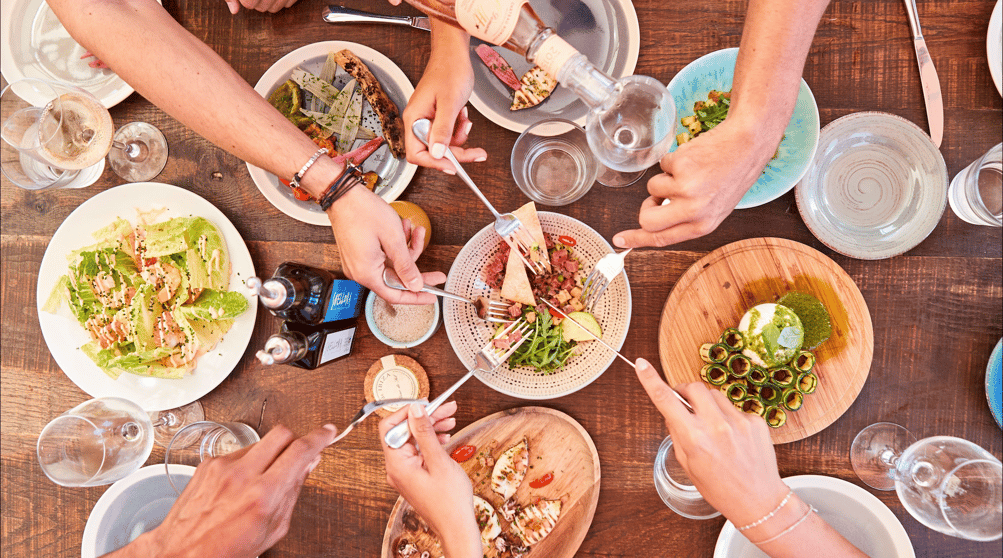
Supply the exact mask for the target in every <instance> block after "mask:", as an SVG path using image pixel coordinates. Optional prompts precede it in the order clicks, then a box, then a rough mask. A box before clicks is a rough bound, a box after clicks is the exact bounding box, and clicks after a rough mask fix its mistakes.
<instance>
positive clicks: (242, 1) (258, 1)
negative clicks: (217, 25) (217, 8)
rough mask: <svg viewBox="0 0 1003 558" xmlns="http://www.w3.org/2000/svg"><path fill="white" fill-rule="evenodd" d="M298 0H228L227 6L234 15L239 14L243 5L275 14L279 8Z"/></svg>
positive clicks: (250, 8)
mask: <svg viewBox="0 0 1003 558" xmlns="http://www.w3.org/2000/svg"><path fill="white" fill-rule="evenodd" d="M297 1H298V0H226V6H227V7H228V8H229V9H230V13H231V14H233V15H237V12H239V11H240V8H241V6H243V7H244V8H246V9H248V10H254V11H257V12H269V13H273V14H274V13H275V12H278V11H279V10H282V9H285V8H288V7H290V6H292V5H293V4H295V3H296V2H297Z"/></svg>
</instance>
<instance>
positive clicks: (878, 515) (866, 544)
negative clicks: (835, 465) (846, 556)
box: [714, 475, 916, 558]
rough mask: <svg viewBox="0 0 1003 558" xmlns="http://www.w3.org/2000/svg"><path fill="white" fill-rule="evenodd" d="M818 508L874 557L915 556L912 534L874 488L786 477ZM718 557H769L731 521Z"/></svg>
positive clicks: (829, 479)
mask: <svg viewBox="0 0 1003 558" xmlns="http://www.w3.org/2000/svg"><path fill="white" fill-rule="evenodd" d="M784 482H786V483H787V486H789V487H791V488H792V489H793V490H794V492H796V493H797V495H798V496H799V497H800V498H801V499H802V500H804V501H805V502H807V503H808V504H811V505H812V506H815V509H817V510H818V514H819V516H821V517H822V519H824V520H825V521H826V522H828V523H829V525H832V527H833V528H834V529H835V530H836V531H838V532H839V534H841V535H843V537H845V538H846V540H848V541H850V542H851V543H852V544H853V545H854V546H856V547H857V548H859V549H860V550H861V551H863V552H864V554H866V555H868V556H870V557H871V558H915V556H916V553H915V551H914V550H913V548H912V543H911V542H910V541H909V535H908V534H907V533H906V531H905V528H904V527H902V524H901V523H900V522H899V520H898V518H896V517H895V514H894V513H892V510H890V509H888V506H886V505H884V503H882V502H881V500H878V499H877V497H875V496H874V495H873V494H871V493H870V492H868V491H866V490H864V489H863V488H860V487H859V486H857V485H855V484H852V483H849V482H846V481H844V480H841V479H837V478H833V477H823V476H819V475H798V476H795V477H787V478H786V479H784ZM714 558H766V554H764V553H763V552H762V551H761V550H759V549H758V548H756V546H755V545H754V544H752V543H750V542H749V540H748V539H746V538H745V537H744V536H742V535H741V534H740V533H739V532H738V529H736V528H735V526H734V525H732V523H731V522H730V521H729V522H727V523H725V524H724V528H723V529H721V535H720V536H719V537H718V538H717V546H715V547H714Z"/></svg>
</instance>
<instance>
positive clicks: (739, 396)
mask: <svg viewBox="0 0 1003 558" xmlns="http://www.w3.org/2000/svg"><path fill="white" fill-rule="evenodd" d="M795 391H796V390H795ZM724 394H725V395H726V396H727V397H728V400H729V401H731V402H732V403H737V402H739V401H741V400H743V399H745V397H746V395H747V392H746V389H745V384H743V383H741V382H734V383H733V384H731V385H730V386H728V390H727V391H725V392H724Z"/></svg>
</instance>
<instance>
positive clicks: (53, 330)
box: [36, 182, 258, 412]
mask: <svg viewBox="0 0 1003 558" xmlns="http://www.w3.org/2000/svg"><path fill="white" fill-rule="evenodd" d="M161 209H162V210H163V212H162V213H161V214H160V215H159V220H166V219H171V218H174V217H204V218H205V219H207V220H209V221H210V222H212V224H214V225H215V226H216V228H218V229H219V231H220V233H221V234H222V236H223V240H224V241H225V242H226V248H227V251H228V252H229V256H230V270H231V271H230V286H229V290H231V291H237V292H240V293H242V294H243V295H244V296H245V297H247V299H248V300H247V310H245V311H244V312H243V313H242V314H241V315H239V316H237V317H236V318H235V319H234V321H233V326H232V327H231V328H230V330H229V331H228V332H227V333H226V335H225V336H224V337H223V339H222V340H221V341H220V342H219V343H218V344H217V345H216V346H215V347H214V348H213V349H212V350H210V351H208V352H206V354H204V355H202V356H201V357H199V359H198V361H197V366H196V367H195V369H194V370H192V371H191V372H189V373H187V374H185V376H184V377H183V378H180V379H167V378H153V377H146V376H137V375H134V374H129V373H123V374H122V375H120V376H119V377H118V378H117V379H112V377H111V376H109V375H108V374H106V373H105V372H104V371H102V370H101V368H99V367H98V365H97V364H95V363H94V362H93V361H92V360H91V359H90V358H89V357H88V356H87V355H86V354H84V352H83V351H82V350H81V348H80V347H81V346H83V345H84V344H85V343H87V342H89V341H90V340H91V337H90V334H89V333H88V332H87V330H85V329H84V327H83V326H81V325H80V323H79V322H78V321H77V320H76V318H75V317H74V316H73V314H72V312H71V311H70V309H69V307H68V305H67V304H66V303H63V304H61V306H60V307H59V309H58V310H57V311H56V313H49V312H45V311H43V310H42V307H43V305H45V303H46V301H47V300H48V298H49V295H50V294H51V293H52V291H53V288H54V287H55V285H56V284H57V282H58V281H59V278H60V277H61V276H63V275H65V274H66V273H67V271H68V260H67V256H68V255H69V254H70V253H71V252H73V251H74V250H77V249H80V248H83V247H85V246H90V245H92V244H94V243H95V240H94V238H93V236H92V233H93V232H94V231H96V230H98V229H100V228H102V227H104V226H106V225H109V224H111V223H112V221H114V220H115V219H116V218H117V217H121V218H123V219H126V220H128V221H130V222H132V223H133V224H135V222H136V212H137V210H139V211H144V212H147V211H155V210H161ZM253 275H254V264H253V263H252V261H251V254H250V252H248V250H247V245H246V244H244V240H243V239H242V238H241V237H240V233H238V232H237V229H236V228H234V226H233V224H232V223H231V222H230V220H229V219H227V218H226V216H225V215H224V214H223V213H222V212H221V211H220V210H219V209H217V208H216V207H215V206H213V205H212V204H211V203H209V202H208V201H206V200H205V199H203V198H202V197H200V196H198V195H197V194H194V193H192V192H189V191H188V190H185V189H183V188H179V187H177V186H171V185H168V184H160V183H156V182H141V183H136V184H124V185H122V186H118V187H115V188H111V189H109V190H106V191H104V192H101V193H100V194H97V195H96V196H94V197H92V198H90V199H89V200H87V201H86V202H84V203H82V204H80V206H79V207H77V208H76V209H75V210H74V211H73V213H70V215H69V216H68V217H67V218H66V220H65V221H63V223H62V224H61V225H60V226H59V228H58V229H56V233H55V234H54V235H53V236H52V240H51V241H49V245H48V247H46V249H45V255H44V256H43V257H42V264H41V266H40V267H39V270H38V286H37V289H36V300H37V308H38V322H39V325H40V326H41V329H42V336H43V337H44V339H45V344H46V345H47V346H48V348H49V351H50V352H51V353H52V357H53V358H54V359H55V361H56V364H57V365H58V366H59V368H60V369H61V370H62V371H63V373H65V374H66V376H67V377H69V378H70V380H72V381H73V383H75V384H76V385H77V386H78V387H79V388H80V389H82V390H83V391H85V392H87V394H88V395H90V396H91V397H122V398H125V399H128V400H130V401H133V402H134V403H136V404H138V405H139V406H140V407H142V408H143V409H144V410H146V411H148V412H153V411H162V410H165V409H171V408H174V407H180V406H182V405H186V404H188V403H191V402H192V401H195V400H197V399H199V398H200V397H202V396H203V395H205V394H207V393H209V392H210V391H212V390H213V389H214V388H215V387H216V386H217V385H219V384H220V382H222V381H223V380H224V379H225V378H226V377H227V376H228V375H229V374H230V372H231V371H233V369H234V368H236V366H237V363H238V362H240V359H241V357H242V356H243V354H244V351H245V350H246V349H247V345H248V343H249V342H250V340H251V333H252V330H253V329H254V320H255V317H256V315H257V311H258V306H257V301H256V300H254V299H252V298H250V297H249V296H248V295H247V293H245V292H244V289H242V288H241V285H242V284H243V282H244V281H245V280H246V279H247V278H249V277H252V276H253Z"/></svg>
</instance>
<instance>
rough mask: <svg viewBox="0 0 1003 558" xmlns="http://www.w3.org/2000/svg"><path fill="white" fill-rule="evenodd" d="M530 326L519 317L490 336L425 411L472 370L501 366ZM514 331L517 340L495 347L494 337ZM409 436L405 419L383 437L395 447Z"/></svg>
mask: <svg viewBox="0 0 1003 558" xmlns="http://www.w3.org/2000/svg"><path fill="white" fill-rule="evenodd" d="M531 327H532V326H530V325H529V324H528V323H526V322H525V321H524V320H522V319H520V320H518V321H516V322H512V324H511V325H509V326H508V327H507V328H505V329H503V330H502V332H501V333H499V334H497V335H494V336H492V337H491V339H490V340H489V341H488V343H487V345H484V348H482V349H481V350H480V351H477V362H476V364H475V365H474V367H473V368H471V369H470V371H469V372H467V373H466V374H465V375H464V376H463V377H462V378H460V379H459V380H457V382H456V383H455V384H453V385H451V386H449V389H447V390H446V391H444V392H442V394H441V395H439V397H436V398H435V399H433V400H432V402H431V403H429V404H428V405H425V411H427V412H428V414H432V413H434V412H435V410H436V409H438V408H439V405H442V404H443V403H445V401H446V399H448V398H449V396H451V395H453V392H455V391H456V390H457V389H458V388H459V387H460V386H461V385H463V383H464V382H466V381H467V380H469V379H470V377H471V376H473V375H474V372H477V371H481V372H491V371H493V370H494V369H496V368H498V367H499V366H501V365H502V363H504V362H505V361H506V360H508V357H510V356H512V353H514V352H515V350H516V349H518V348H519V345H522V344H523V342H524V341H526V338H527V337H526V334H527V333H528V332H529V331H530V329H531ZM516 331H518V332H519V334H520V335H519V340H518V341H515V342H513V343H512V344H511V345H509V347H508V348H507V349H501V348H498V347H495V339H498V338H500V337H505V336H508V335H510V334H512V333H513V332H516ZM410 438H411V430H410V429H409V428H408V425H407V421H406V420H405V421H403V422H401V423H400V424H398V425H397V426H394V427H393V428H391V429H390V431H389V432H387V435H386V436H384V438H383V439H384V440H385V441H386V443H387V445H388V446H390V447H392V448H394V449H397V448H399V447H401V446H403V445H404V444H406V443H407V441H408V439H410Z"/></svg>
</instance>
